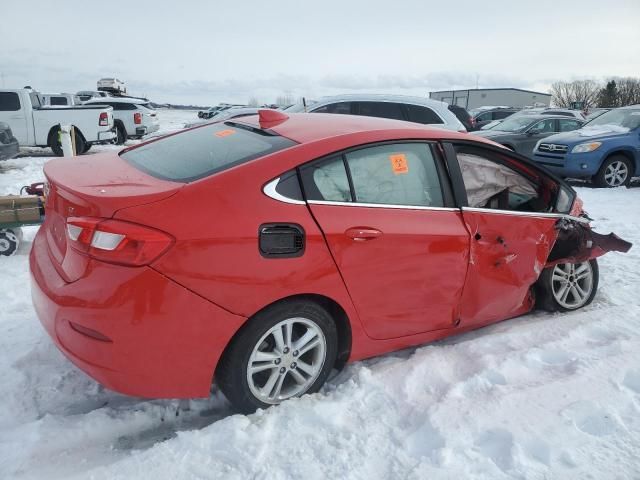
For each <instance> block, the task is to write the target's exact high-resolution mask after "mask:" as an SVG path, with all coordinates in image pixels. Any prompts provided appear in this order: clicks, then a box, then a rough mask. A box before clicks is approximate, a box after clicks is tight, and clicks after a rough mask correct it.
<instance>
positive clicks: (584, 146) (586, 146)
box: [571, 142, 602, 153]
mask: <svg viewBox="0 0 640 480" xmlns="http://www.w3.org/2000/svg"><path fill="white" fill-rule="evenodd" d="M600 145H602V142H589V143H581V144H580V145H576V146H575V147H573V150H571V153H586V152H593V151H594V150H597V149H598V148H600Z"/></svg>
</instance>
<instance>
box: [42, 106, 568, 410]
mask: <svg viewBox="0 0 640 480" xmlns="http://www.w3.org/2000/svg"><path fill="white" fill-rule="evenodd" d="M291 117H292V118H291V119H289V120H282V119H280V120H277V121H272V122H270V124H269V128H270V129H271V131H272V132H275V133H277V134H280V135H282V136H284V137H287V138H290V139H292V140H294V141H297V142H300V144H299V145H295V146H293V147H291V148H287V149H284V150H281V151H278V152H276V153H273V154H271V155H267V156H264V157H260V158H257V159H255V160H251V161H249V162H246V163H244V164H241V165H238V166H235V167H232V168H229V169H227V170H223V171H221V172H218V173H216V174H215V175H212V176H208V177H205V178H203V179H201V180H197V181H193V182H191V183H188V184H184V183H177V182H171V181H165V180H159V179H157V178H155V177H152V176H150V175H147V174H146V173H143V172H141V171H139V170H137V169H135V168H134V167H132V166H131V165H130V164H129V163H127V162H126V161H124V160H123V159H121V158H120V157H119V156H118V155H117V154H115V153H114V154H103V155H95V156H91V157H83V158H73V159H61V160H54V161H51V162H49V163H48V164H47V165H46V166H45V174H46V176H47V178H48V180H49V182H50V184H51V188H50V194H49V196H48V198H47V204H46V212H47V214H46V221H45V223H44V225H43V227H42V228H41V229H40V230H39V232H38V234H37V235H36V238H35V241H34V244H33V248H32V251H31V257H30V265H31V272H32V280H33V281H32V283H33V289H32V292H33V303H34V305H35V308H36V311H37V314H38V316H39V318H40V320H41V322H42V324H43V325H44V327H45V329H46V330H47V331H48V333H49V334H50V335H51V337H52V338H53V339H54V341H55V342H56V344H57V345H58V347H59V348H60V349H61V350H62V351H63V352H64V353H65V354H66V355H67V356H68V357H69V358H70V359H71V360H72V361H73V362H74V363H75V364H76V365H78V366H79V367H80V368H81V369H83V370H84V371H86V372H87V373H88V374H89V375H91V376H92V377H93V378H95V379H97V380H98V381H99V382H100V383H102V384H104V385H105V386H107V387H109V388H112V389H114V390H117V391H120V392H123V393H127V394H131V395H138V396H146V397H164V398H189V397H198V396H207V395H208V394H209V389H210V385H211V380H212V376H213V374H214V371H215V368H216V365H217V363H218V360H219V358H220V356H221V355H222V354H223V352H224V349H225V348H226V346H227V345H228V343H229V342H230V341H231V340H232V338H233V336H234V335H235V334H236V333H237V332H238V330H239V329H240V328H241V327H242V325H243V324H244V323H245V322H246V320H247V318H250V317H251V316H253V315H254V314H255V313H257V312H258V311H260V310H262V309H263V308H265V307H266V306H268V305H270V304H272V303H274V302H277V301H279V300H282V299H283V298H287V297H291V296H297V295H315V296H321V297H324V298H327V299H329V300H331V301H332V302H335V304H337V305H338V306H339V307H340V308H341V309H342V310H343V311H344V313H345V315H346V318H347V319H348V322H349V327H350V330H351V347H350V350H349V359H350V360H358V359H362V358H366V357H370V356H374V355H378V354H381V353H385V352H389V351H391V350H396V349H400V348H405V347H408V346H412V345H417V344H420V343H425V342H427V341H431V340H435V339H438V338H442V337H445V336H447V335H450V334H451V333H453V332H462V331H466V330H469V329H471V328H477V327H479V326H482V325H485V324H488V323H491V322H494V321H497V320H501V319H504V318H508V317H512V316H515V315H518V314H521V313H524V312H526V311H528V310H529V309H530V308H531V306H532V302H531V298H530V296H529V293H528V292H529V289H530V287H531V284H532V283H533V282H534V281H535V279H536V278H537V275H538V274H539V273H540V271H541V269H542V267H543V266H544V263H545V261H546V257H547V256H548V254H549V250H550V249H551V247H552V246H553V243H554V241H555V238H556V236H557V233H556V232H555V231H554V230H553V225H554V222H555V219H551V218H548V217H547V218H542V217H540V218H538V217H536V216H528V217H527V218H520V217H515V216H508V215H491V214H489V215H485V214H482V215H481V214H477V213H474V212H467V211H461V210H460V209H454V208H450V209H428V208H426V209H411V208H408V209H407V208H402V209H392V208H388V209H387V208H379V207H378V208H358V209H357V211H356V210H354V209H353V207H350V206H344V207H341V206H335V205H334V206H331V207H329V206H326V205H320V204H312V203H310V204H306V203H304V202H299V203H285V202H282V201H278V200H276V199H274V198H271V197H269V196H267V195H265V193H264V192H263V188H264V186H265V184H267V183H268V182H270V181H271V180H273V179H274V178H277V177H279V176H280V175H282V174H283V173H284V172H287V171H288V170H291V169H293V168H295V167H297V166H299V165H300V164H301V163H303V162H306V161H310V160H313V159H316V158H320V157H323V156H326V155H328V154H331V153H333V152H338V151H341V150H344V149H346V148H350V147H353V146H357V145H365V144H369V143H373V142H381V141H388V140H403V139H418V140H436V141H437V140H440V139H449V140H468V139H469V138H470V137H469V136H468V135H466V134H459V133H456V132H449V131H445V130H439V129H428V128H424V127H421V126H420V125H417V124H410V123H405V122H397V121H391V120H384V119H376V118H367V117H350V116H341V115H322V114H313V115H304V114H300V115H295V116H294V115H292V116H291ZM243 122H247V123H250V124H252V125H255V126H259V121H258V117H257V116H256V117H251V118H249V119H246V120H245V119H243ZM196 128H198V127H196ZM203 128H206V127H203ZM475 140H476V141H477V143H485V144H491V145H493V143H492V142H490V141H485V140H481V139H475ZM154 141H160V140H152V141H151V142H147V144H149V143H152V142H154ZM134 148H135V147H134ZM353 212H355V213H353ZM485 213H486V212H485ZM76 216H90V217H102V218H113V219H114V220H120V221H126V222H132V223H134V224H139V225H143V226H145V227H151V228H153V229H157V230H159V231H162V232H166V233H167V234H168V235H170V236H171V237H172V238H173V239H174V240H173V244H172V246H171V248H169V249H168V251H166V253H164V254H163V255H161V256H160V257H159V258H157V259H156V260H155V261H153V262H151V263H150V264H149V265H146V266H140V267H131V266H122V265H115V264H110V263H106V262H102V261H98V260H95V259H94V258H89V257H88V256H86V255H84V254H83V253H80V252H79V251H77V250H76V249H74V248H72V247H71V246H70V245H69V241H68V238H67V237H68V233H67V225H66V221H67V218H69V217H76ZM268 222H286V223H289V224H297V225H299V226H300V227H301V228H302V229H303V230H304V233H305V240H306V246H305V251H304V255H302V256H299V257H296V258H281V259H273V258H264V257H263V256H261V255H260V252H259V250H258V248H257V242H258V230H259V227H260V225H262V224H264V223H268ZM353 229H355V233H353V231H352V230H353ZM359 230H368V231H369V232H366V231H365V232H364V234H365V235H373V237H374V238H370V239H368V240H365V241H356V240H354V235H355V236H357V235H361V234H362V232H360V233H358V232H359ZM350 231H351V232H350ZM371 231H374V233H373V234H372V233H371ZM376 231H377V232H379V234H378V233H375V232H376ZM477 233H480V234H481V236H482V240H478V239H476V238H475V236H476V234H477ZM498 237H502V239H503V240H504V241H503V242H498ZM360 282H362V283H361V284H360ZM494 299H495V300H499V301H495V300H494ZM92 332H93V333H92ZM105 338H106V339H108V340H105Z"/></svg>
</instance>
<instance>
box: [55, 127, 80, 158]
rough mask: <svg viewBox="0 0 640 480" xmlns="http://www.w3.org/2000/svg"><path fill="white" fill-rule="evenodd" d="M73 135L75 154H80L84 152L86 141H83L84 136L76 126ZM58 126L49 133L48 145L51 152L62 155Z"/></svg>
mask: <svg viewBox="0 0 640 480" xmlns="http://www.w3.org/2000/svg"><path fill="white" fill-rule="evenodd" d="M74 132H75V137H76V155H80V154H82V153H84V152H85V151H86V150H85V148H86V142H85V141H84V137H83V136H82V133H80V130H78V129H77V128H76V129H74ZM59 138H60V127H57V128H55V129H54V130H52V131H51V133H50V134H49V147H51V150H53V153H54V154H55V155H57V156H58V157H62V156H63V155H64V152H63V151H62V145H61V144H60V139H59Z"/></svg>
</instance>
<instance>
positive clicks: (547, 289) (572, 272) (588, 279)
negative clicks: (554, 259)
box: [538, 259, 599, 312]
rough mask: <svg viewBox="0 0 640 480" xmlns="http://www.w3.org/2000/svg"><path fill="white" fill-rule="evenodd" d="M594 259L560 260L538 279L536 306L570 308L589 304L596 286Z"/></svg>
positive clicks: (597, 271) (551, 309)
mask: <svg viewBox="0 0 640 480" xmlns="http://www.w3.org/2000/svg"><path fill="white" fill-rule="evenodd" d="M598 280H599V270H598V262H597V261H596V260H595V259H593V260H589V261H586V262H581V263H560V264H558V265H556V266H555V267H549V268H546V269H545V270H544V271H543V272H542V275H540V279H539V280H538V287H539V288H538V305H539V306H540V307H542V308H543V309H545V310H549V311H564V312H566V311H572V310H578V309H579V308H582V307H584V306H586V305H589V304H590V303H591V302H592V301H593V298H594V297H595V295H596V291H597V289H598Z"/></svg>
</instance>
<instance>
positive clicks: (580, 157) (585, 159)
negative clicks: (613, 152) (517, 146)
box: [532, 152, 602, 178]
mask: <svg viewBox="0 0 640 480" xmlns="http://www.w3.org/2000/svg"><path fill="white" fill-rule="evenodd" d="M532 158H533V160H534V161H535V162H537V163H539V164H541V165H543V166H545V167H547V168H548V169H549V170H551V171H552V172H554V173H557V174H559V175H562V176H564V177H576V178H583V177H592V176H593V175H595V174H596V173H598V170H599V169H600V165H601V163H602V155H601V153H600V152H589V153H567V154H565V155H557V154H552V153H543V154H541V153H539V152H536V153H535V154H534V155H533V157H532Z"/></svg>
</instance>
